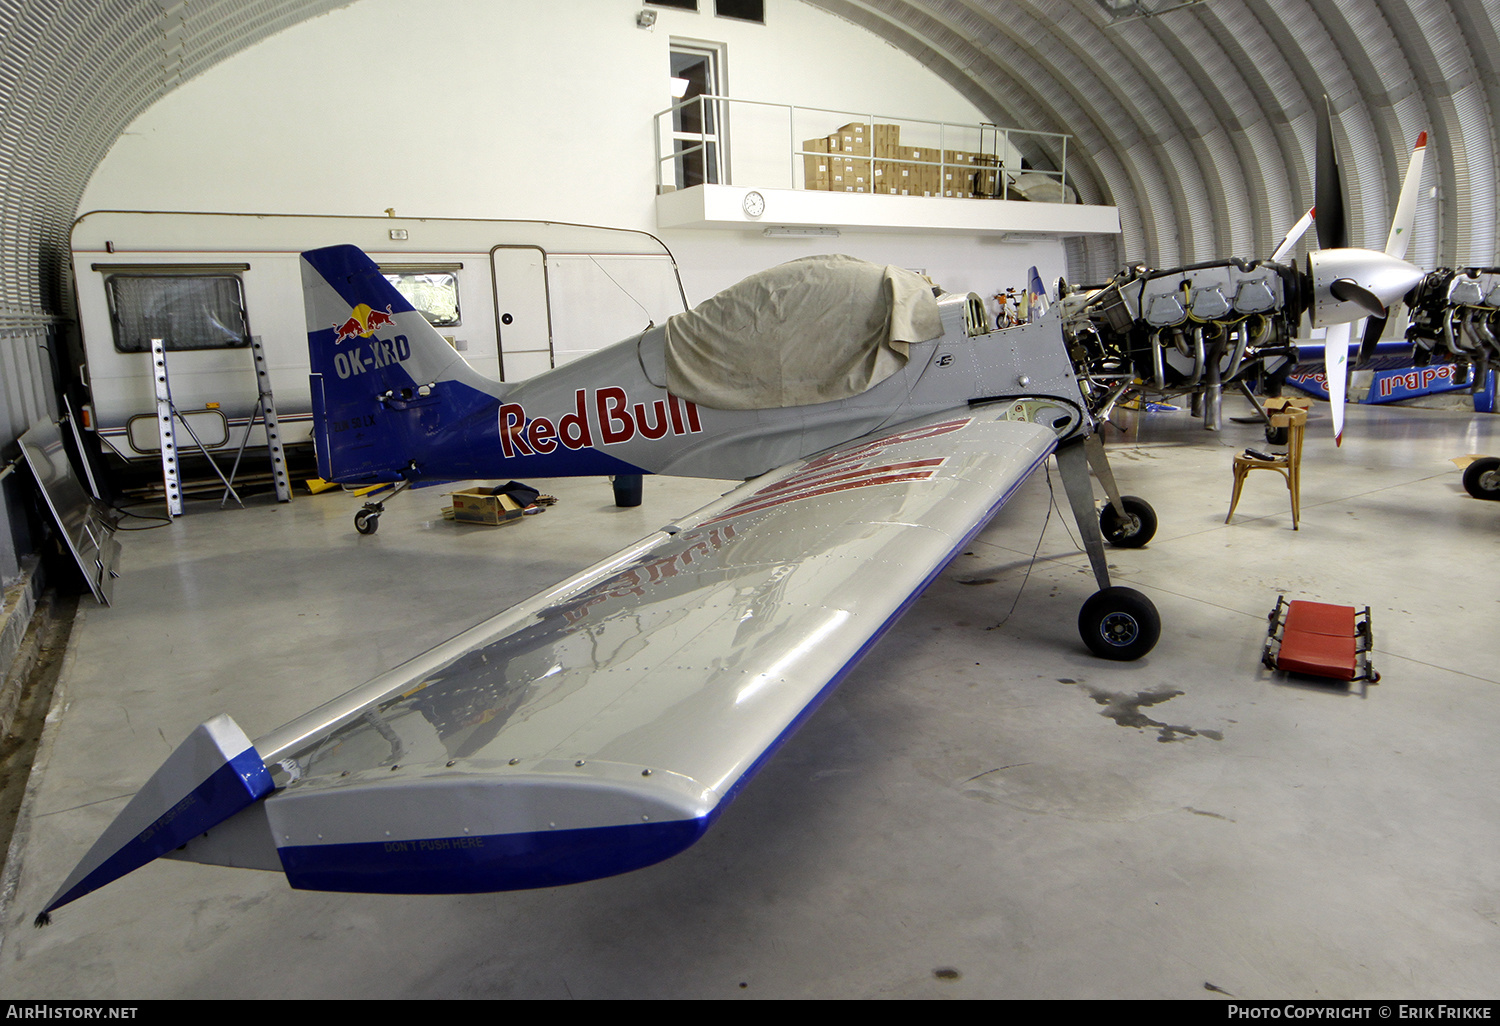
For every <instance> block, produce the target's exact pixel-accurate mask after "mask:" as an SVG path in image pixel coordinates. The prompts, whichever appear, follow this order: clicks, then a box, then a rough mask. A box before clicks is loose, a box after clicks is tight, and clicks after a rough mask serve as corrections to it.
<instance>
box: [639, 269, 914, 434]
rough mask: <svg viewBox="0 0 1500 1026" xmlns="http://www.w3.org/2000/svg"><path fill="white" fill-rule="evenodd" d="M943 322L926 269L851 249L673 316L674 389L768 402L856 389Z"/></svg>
mask: <svg viewBox="0 0 1500 1026" xmlns="http://www.w3.org/2000/svg"><path fill="white" fill-rule="evenodd" d="M942 331H943V325H942V320H941V318H940V317H939V315H938V305H937V298H936V297H935V296H934V295H933V292H932V286H931V285H930V284H929V283H928V282H927V280H926V279H925V278H923V277H922V276H920V275H918V274H915V273H913V272H911V271H908V270H904V269H903V268H900V267H885V266H881V265H880V264H872V263H869V262H868V261H865V260H858V259H856V258H854V257H849V256H815V257H804V258H802V259H801V260H793V261H791V262H790V263H785V264H781V265H780V266H777V267H773V268H771V269H770V270H767V271H762V272H760V273H759V274H755V275H751V276H750V277H749V278H746V279H745V280H744V281H742V282H740V283H739V284H737V285H734V286H731V287H730V288H728V289H725V290H724V291H723V292H720V293H719V294H718V295H717V296H714V297H713V298H712V299H710V300H708V301H706V302H704V303H702V304H700V305H699V306H697V307H694V308H693V309H692V310H689V311H687V312H686V313H680V314H677V315H675V316H673V317H671V318H669V319H668V321H667V323H666V363H667V389H668V390H669V391H671V392H672V393H673V394H674V395H678V396H681V397H682V398H684V399H688V400H691V401H692V402H695V403H697V404H699V405H700V406H707V407H710V408H713V409H720V410H762V409H771V408H775V407H782V406H808V405H812V404H814V403H825V402H832V401H834V400H836V399H847V398H848V397H850V396H854V395H858V394H860V393H861V392H863V391H865V390H866V389H868V388H870V387H871V386H872V385H875V384H877V383H878V382H880V381H883V380H884V379H885V378H887V377H890V376H891V375H892V374H894V373H895V372H896V371H898V370H900V369H901V367H902V366H904V365H905V363H906V359H907V354H908V345H909V344H910V343H912V342H923V341H926V340H927V339H930V338H936V337H937V336H938V335H941V334H942Z"/></svg>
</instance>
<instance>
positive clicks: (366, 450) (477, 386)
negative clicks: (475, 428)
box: [302, 246, 503, 483]
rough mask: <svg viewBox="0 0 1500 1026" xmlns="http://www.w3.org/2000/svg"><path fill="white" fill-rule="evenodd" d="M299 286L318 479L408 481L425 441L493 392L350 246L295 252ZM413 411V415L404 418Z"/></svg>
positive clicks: (455, 427)
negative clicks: (298, 262) (299, 266)
mask: <svg viewBox="0 0 1500 1026" xmlns="http://www.w3.org/2000/svg"><path fill="white" fill-rule="evenodd" d="M302 288H303V303H304V307H305V310H306V314H307V347H308V357H309V362H310V366H311V371H312V381H311V385H312V405H313V431H314V440H315V441H316V443H317V449H318V474H319V476H320V477H322V478H323V479H324V480H326V481H337V482H339V483H370V482H377V481H395V480H400V479H402V478H406V477H410V476H412V475H411V468H412V466H413V464H414V463H423V462H426V461H425V460H424V456H425V455H427V454H428V453H431V452H433V451H434V443H435V442H437V441H438V440H441V439H443V438H447V437H451V436H453V435H454V434H455V432H457V433H461V432H462V427H461V425H460V421H461V420H462V419H463V418H464V417H465V416H466V415H467V414H468V413H470V412H472V409H473V407H474V406H475V405H476V400H477V402H478V403H479V404H480V405H483V404H486V403H489V402H492V401H493V398H492V397H493V396H494V394H495V393H497V392H499V391H503V386H499V385H498V384H497V383H496V382H492V381H489V380H488V379H486V378H484V377H483V376H482V375H480V374H478V373H477V372H476V371H474V369H473V368H471V367H470V366H469V365H468V363H466V362H465V361H464V359H463V357H461V356H459V355H458V353H457V352H456V351H455V350H454V349H453V347H452V346H451V345H449V344H448V342H447V340H446V339H444V338H443V336H442V335H440V334H438V332H437V329H436V328H434V327H433V326H432V325H431V324H430V323H429V322H428V320H427V318H426V317H425V316H423V314H422V312H421V311H419V310H417V309H416V308H414V307H413V306H412V305H411V303H410V302H408V301H407V299H406V298H405V297H404V296H402V295H401V293H400V292H398V291H397V290H396V288H395V286H393V285H392V284H391V283H390V282H389V281H387V280H386V278H385V276H384V275H383V274H381V272H380V268H379V267H378V266H377V265H376V263H375V261H373V260H371V259H370V257H369V256H368V255H366V254H365V253H364V252H363V251H361V250H360V249H359V248H357V247H355V246H329V247H327V248H324V249H317V250H311V251H309V252H306V253H303V254H302ZM417 407H422V408H423V409H422V410H421V412H420V414H419V415H418V416H417V417H410V416H405V415H404V414H406V413H407V412H408V411H412V410H414V409H416V408H417ZM429 407H430V408H429ZM418 422H419V424H418ZM444 476H447V475H444ZM457 476H464V475H462V474H458V475H457Z"/></svg>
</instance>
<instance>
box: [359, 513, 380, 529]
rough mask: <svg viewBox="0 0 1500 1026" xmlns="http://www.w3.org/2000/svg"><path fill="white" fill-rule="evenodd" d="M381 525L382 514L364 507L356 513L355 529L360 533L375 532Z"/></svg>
mask: <svg viewBox="0 0 1500 1026" xmlns="http://www.w3.org/2000/svg"><path fill="white" fill-rule="evenodd" d="M379 527H380V514H379V513H372V512H370V511H369V510H367V509H362V510H360V511H359V512H358V513H356V514H354V529H355V530H356V531H358V532H359V533H360V534H374V533H375V532H376V530H378V529H379Z"/></svg>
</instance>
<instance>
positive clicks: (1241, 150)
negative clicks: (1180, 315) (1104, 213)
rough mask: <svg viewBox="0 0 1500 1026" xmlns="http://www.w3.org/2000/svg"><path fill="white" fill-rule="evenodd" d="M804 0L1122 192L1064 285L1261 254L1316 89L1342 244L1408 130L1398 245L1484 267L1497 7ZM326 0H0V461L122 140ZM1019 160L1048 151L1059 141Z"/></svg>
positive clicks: (27, 545)
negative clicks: (81, 218)
mask: <svg viewBox="0 0 1500 1026" xmlns="http://www.w3.org/2000/svg"><path fill="white" fill-rule="evenodd" d="M562 2H565V0H562ZM805 2H808V3H811V4H812V5H813V6H815V7H819V8H822V9H824V10H827V11H829V12H831V13H833V14H836V15H838V16H840V17H843V18H846V19H848V20H850V21H853V22H856V23H858V24H860V25H862V26H864V27H866V28H868V29H869V30H871V31H872V32H875V33H877V34H878V35H880V36H882V37H884V38H885V39H887V40H888V41H890V42H891V43H892V44H893V45H895V46H897V47H899V48H901V49H902V50H905V51H907V52H909V53H911V54H912V55H914V56H915V57H917V58H918V59H920V60H921V61H922V62H923V63H925V64H926V65H927V66H928V67H930V68H932V69H933V70H934V71H935V72H936V73H938V74H940V75H942V76H943V77H944V78H945V79H947V80H948V81H949V82H950V83H951V84H953V85H954V86H956V87H957V88H959V89H960V90H961V91H962V92H963V93H964V94H965V95H966V96H968V97H969V98H970V99H971V100H972V102H974V103H975V104H976V105H977V106H979V107H980V108H981V109H982V110H984V111H986V112H987V113H988V114H989V115H990V116H991V118H992V119H993V120H994V121H995V122H997V123H999V124H1003V125H1008V126H1012V127H1019V128H1027V129H1034V130H1039V131H1045V132H1061V133H1068V134H1071V135H1072V136H1073V137H1074V142H1073V144H1072V145H1071V146H1070V148H1069V151H1068V154H1067V161H1068V173H1069V177H1070V179H1071V180H1072V181H1073V183H1074V184H1075V185H1076V186H1077V187H1078V189H1079V191H1080V198H1081V199H1082V200H1083V201H1084V202H1090V203H1104V204H1114V205H1116V206H1117V207H1118V208H1119V210H1120V220H1121V223H1122V226H1123V233H1122V235H1121V237H1120V238H1119V239H1118V240H1103V241H1097V242H1089V243H1084V242H1081V241H1080V242H1078V243H1077V244H1075V245H1073V246H1072V247H1070V251H1069V264H1070V267H1069V270H1070V274H1071V275H1072V276H1073V277H1074V278H1076V279H1080V280H1086V281H1087V280H1101V279H1103V278H1105V277H1107V276H1108V275H1109V274H1111V273H1112V272H1113V271H1114V270H1116V269H1117V268H1118V267H1119V266H1120V265H1122V264H1123V263H1124V262H1125V261H1126V260H1131V261H1136V260H1139V261H1144V262H1146V263H1149V264H1152V265H1155V266H1170V265H1174V264H1179V263H1187V262H1192V261H1199V260H1206V259H1210V258H1215V257H1226V256H1245V257H1253V256H1264V255H1267V254H1269V253H1270V251H1271V250H1272V249H1273V248H1274V246H1275V244H1276V242H1277V240H1278V239H1279V238H1280V237H1281V235H1282V234H1283V233H1284V232H1285V231H1286V229H1287V228H1288V227H1289V226H1290V225H1291V223H1292V222H1293V221H1295V220H1296V218H1297V217H1298V216H1299V215H1300V214H1301V213H1302V211H1304V210H1305V209H1306V208H1307V207H1308V206H1309V205H1310V204H1311V202H1312V199H1311V190H1312V159H1311V154H1312V152H1313V148H1314V137H1315V134H1316V128H1315V125H1316V110H1317V104H1318V103H1319V102H1321V97H1322V96H1323V95H1325V94H1326V95H1327V96H1328V97H1329V99H1330V102H1331V104H1332V108H1333V111H1334V115H1335V125H1336V128H1335V133H1336V135H1337V137H1338V138H1337V140H1336V141H1337V144H1338V147H1339V151H1340V155H1341V159H1342V161H1343V164H1344V173H1345V178H1346V190H1347V196H1348V203H1349V208H1350V226H1349V227H1350V237H1351V240H1352V242H1353V244H1354V245H1368V244H1373V245H1375V246H1376V247H1377V248H1379V247H1380V246H1382V245H1383V240H1384V237H1385V233H1386V230H1387V228H1386V226H1387V224H1388V222H1389V216H1390V210H1391V208H1392V207H1393V205H1394V203H1395V197H1396V193H1397V190H1398V188H1399V181H1400V177H1401V174H1402V172H1403V171H1404V169H1405V166H1406V158H1407V154H1408V152H1409V149H1410V147H1411V145H1412V143H1413V141H1414V140H1415V138H1416V136H1417V134H1418V133H1419V132H1421V131H1423V130H1426V131H1428V132H1429V133H1430V134H1431V135H1430V138H1431V145H1430V146H1429V150H1428V153H1429V157H1428V161H1427V168H1426V171H1425V176H1426V178H1425V183H1426V184H1427V185H1428V187H1429V189H1428V192H1427V195H1428V196H1429V197H1430V200H1429V202H1427V203H1426V204H1425V206H1424V209H1423V211H1422V213H1421V215H1420V216H1419V220H1418V223H1417V230H1416V231H1415V232H1414V236H1415V238H1414V245H1413V248H1412V252H1411V253H1410V254H1409V256H1410V258H1411V259H1413V261H1414V262H1416V263H1418V264H1419V265H1423V266H1427V267H1435V266H1440V265H1443V266H1456V265H1457V266H1462V265H1472V264H1493V263H1495V262H1497V247H1496V235H1497V219H1500V211H1497V196H1496V172H1495V157H1496V151H1497V145H1496V131H1495V112H1496V110H1497V101H1500V74H1497V71H1500V68H1497V65H1500V0H1199V2H1186V3H1184V0H805ZM339 6H344V4H342V3H340V2H339V0H0V380H3V383H4V388H3V397H0V403H3V405H0V455H3V456H4V457H5V458H6V459H7V460H8V459H10V458H13V457H14V456H15V455H16V454H17V446H16V444H15V439H16V437H17V436H18V435H19V434H21V433H22V432H23V431H24V430H25V429H26V427H27V426H28V424H29V423H31V422H32V421H33V420H35V419H37V418H38V417H40V416H43V415H48V414H52V415H55V413H56V405H57V404H56V400H55V397H54V384H53V382H54V372H53V362H54V361H55V360H56V359H58V358H60V357H59V355H58V354H59V353H60V350H61V346H60V345H59V342H60V340H61V339H62V337H63V336H64V335H65V332H66V330H67V327H68V318H69V313H70V300H69V286H68V283H67V281H66V267H67V243H68V229H69V226H70V224H71V223H72V221H73V218H74V217H75V215H76V213H77V205H78V202H79V198H80V197H81V195H82V194H83V190H84V187H85V185H86V184H87V183H88V180H89V177H90V175H91V174H92V173H93V171H94V169H95V168H96V167H97V166H98V164H99V162H100V161H101V160H102V159H103V158H104V156H105V154H106V153H107V152H108V150H109V148H110V146H111V145H112V144H113V143H114V141H115V140H116V139H117V138H118V137H119V134H120V133H121V132H122V131H123V130H124V129H125V127H126V126H127V125H129V124H130V122H131V121H132V119H134V118H135V117H136V116H137V115H138V114H140V113H141V112H142V111H143V110H145V109H146V108H147V107H148V106H150V104H151V103H153V102H154V101H155V100H157V99H158V98H160V97H161V96H163V95H164V94H165V93H167V92H169V91H170V90H172V89H173V88H175V87H176V86H177V85H178V84H179V83H180V82H182V81H184V80H186V79H189V78H191V77H192V76H194V75H196V74H198V73H200V72H202V71H203V70H205V69H206V68H208V67H210V66H212V65H213V64H215V63H216V62H218V61H220V60H223V59H224V58H226V57H228V56H229V55H231V54H234V53H236V52H238V51H240V50H242V49H244V48H246V47H248V46H251V45H253V44H255V43H256V42H257V41H258V40H261V39H264V38H266V37H267V36H270V35H272V34H274V33H276V32H278V31H280V30H281V29H283V28H286V27H287V26H290V25H293V24H296V23H297V22H299V21H302V20H305V19H308V18H311V17H314V16H316V15H318V14H321V13H324V12H326V11H328V10H330V9H332V8H335V7H339ZM622 6H626V7H631V6H639V5H637V4H635V3H633V2H631V0H622ZM1146 13H1150V14H1152V16H1149V17H1141V15H1142V14H1146ZM1027 156H1028V157H1029V158H1030V159H1031V160H1032V162H1033V163H1035V164H1036V165H1038V166H1043V167H1046V166H1055V164H1056V162H1057V160H1058V159H1060V156H1061V155H1060V154H1054V153H1043V152H1037V153H1030V154H1027ZM1432 199H1435V202H1432V201H1431V200H1432ZM29 487H30V486H29V485H24V484H22V483H20V482H19V481H18V480H17V478H16V477H15V476H12V477H11V478H10V479H8V480H7V481H6V482H5V483H4V490H3V491H0V517H3V518H4V520H5V521H6V523H7V524H8V525H9V529H8V530H6V531H3V532H0V578H3V579H4V580H5V581H6V582H7V583H9V582H10V581H12V580H13V579H14V578H15V577H16V575H17V573H18V566H19V564H18V555H23V554H25V553H27V552H29V551H30V550H31V549H32V547H33V545H34V541H33V539H32V538H31V537H30V535H29V533H28V528H27V526H26V524H27V517H26V515H25V512H24V510H25V507H26V505H27V503H28V499H27V498H26V497H25V495H24V494H23V493H22V492H21V490H20V489H22V488H29Z"/></svg>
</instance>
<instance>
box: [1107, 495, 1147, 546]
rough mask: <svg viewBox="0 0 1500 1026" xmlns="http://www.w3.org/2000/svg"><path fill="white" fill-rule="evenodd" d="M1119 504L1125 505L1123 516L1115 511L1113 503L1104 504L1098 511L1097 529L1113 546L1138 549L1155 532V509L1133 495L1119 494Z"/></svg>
mask: <svg viewBox="0 0 1500 1026" xmlns="http://www.w3.org/2000/svg"><path fill="white" fill-rule="evenodd" d="M1120 504H1121V505H1122V506H1124V507H1125V515H1124V516H1123V517H1121V516H1120V514H1118V513H1116V512H1115V506H1114V503H1112V502H1107V503H1105V504H1104V508H1103V509H1102V510H1100V511H1099V530H1101V531H1103V532H1104V538H1105V540H1106V541H1108V542H1109V543H1110V544H1111V545H1113V546H1114V547H1115V548H1118V549H1138V548H1140V547H1142V546H1143V545H1145V544H1146V543H1147V542H1149V541H1150V540H1151V539H1152V537H1154V536H1155V534H1156V510H1154V509H1152V508H1151V504H1150V503H1149V502H1147V501H1146V500H1145V499H1142V498H1139V497H1138V496H1135V495H1122V496H1120Z"/></svg>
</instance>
